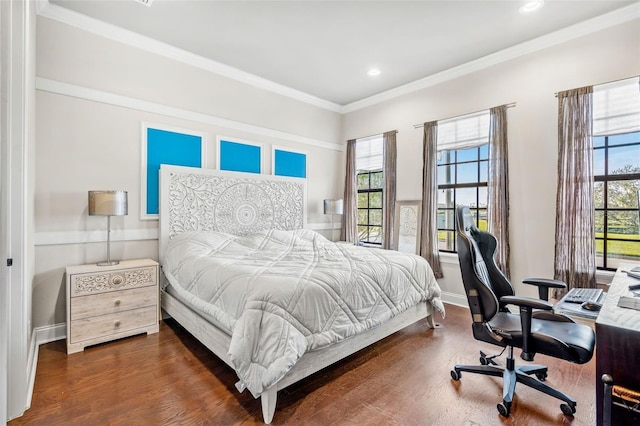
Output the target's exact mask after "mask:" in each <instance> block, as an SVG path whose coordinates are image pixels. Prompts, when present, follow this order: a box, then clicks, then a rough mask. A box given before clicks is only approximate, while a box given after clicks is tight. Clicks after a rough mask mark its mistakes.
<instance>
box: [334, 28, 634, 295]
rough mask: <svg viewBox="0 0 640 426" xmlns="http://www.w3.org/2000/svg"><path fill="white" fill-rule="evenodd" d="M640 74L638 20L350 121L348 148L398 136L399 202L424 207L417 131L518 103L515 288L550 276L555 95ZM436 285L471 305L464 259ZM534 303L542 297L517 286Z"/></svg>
mask: <svg viewBox="0 0 640 426" xmlns="http://www.w3.org/2000/svg"><path fill="white" fill-rule="evenodd" d="M638 74H640V21H639V20H634V21H631V22H628V23H626V24H622V25H619V26H616V27H613V28H609V29H606V30H603V31H599V32H596V33H592V34H589V35H587V36H584V37H581V38H578V39H574V40H572V41H569V42H565V43H562V44H558V45H555V46H553V47H550V48H547V49H544V50H541V51H538V52H536V53H531V54H528V55H526V56H522V57H519V58H517V59H512V60H510V61H508V62H504V63H501V64H498V65H494V66H492V67H490V68H487V69H484V70H482V71H477V72H474V73H471V74H468V75H466V76H463V77H460V78H456V79H453V80H450V81H447V82H445V83H442V84H438V85H435V86H432V87H429V88H426V89H423V90H419V91H416V92H413V93H410V94H408V95H404V96H401V97H398V98H395V99H391V100H388V101H386V102H383V103H380V104H377V105H375V106H371V107H368V108H365V109H361V110H358V111H354V112H351V113H348V114H346V115H345V117H344V119H343V133H342V134H343V137H342V139H345V140H348V139H353V138H357V137H361V136H365V135H370V134H375V133H380V132H383V131H386V130H391V129H398V130H399V133H398V135H397V138H398V139H397V141H398V181H397V194H398V200H411V199H420V198H421V184H422V183H421V180H422V179H421V173H422V129H414V128H413V125H414V124H419V123H423V122H426V121H432V120H439V119H444V118H448V117H452V116H456V115H461V114H465V113H469V112H473V111H477V110H482V109H487V108H490V107H492V106H497V105H501V104H506V103H510V102H516V103H517V106H516V107H515V108H510V109H509V110H508V126H509V173H510V175H509V196H510V232H511V241H510V245H511V254H512V258H511V271H512V281H513V282H514V283H519V282H520V281H521V280H522V279H523V278H525V277H528V276H541V277H552V276H553V256H554V234H555V194H556V176H557V173H556V167H557V164H556V162H557V119H556V114H557V99H556V98H555V96H554V94H555V93H556V92H558V91H562V90H567V89H572V88H576V87H581V86H585V85H592V84H599V83H604V82H607V81H610V80H615V79H620V78H625V77H631V76H633V75H638ZM443 262H444V263H443V269H444V274H445V277H444V278H443V279H441V280H439V282H440V284H441V287H442V289H443V291H444V292H445V293H448V294H447V297H448V299H449V300H451V301H454V302H461V301H462V302H465V303H466V299H465V298H464V290H463V287H462V282H461V278H460V272H459V268H458V265H457V258H456V257H451V256H444V259H443ZM516 285H517V288H516V291H517V292H519V293H520V294H523V295H530V296H535V295H537V292H536V290H535V288H533V287H530V286H526V287H527V288H524V287H525V286H523V285H521V284H516Z"/></svg>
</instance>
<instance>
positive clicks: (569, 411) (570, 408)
mask: <svg viewBox="0 0 640 426" xmlns="http://www.w3.org/2000/svg"><path fill="white" fill-rule="evenodd" d="M560 409H561V410H562V414H564V415H565V416H573V415H574V414H575V413H576V406H575V405H574V404H562V405H560Z"/></svg>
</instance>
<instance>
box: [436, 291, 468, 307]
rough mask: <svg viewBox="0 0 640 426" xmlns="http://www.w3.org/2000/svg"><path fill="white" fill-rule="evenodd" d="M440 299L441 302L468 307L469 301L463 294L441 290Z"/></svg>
mask: <svg viewBox="0 0 640 426" xmlns="http://www.w3.org/2000/svg"><path fill="white" fill-rule="evenodd" d="M441 299H442V301H443V302H445V303H448V304H450V305H455V306H461V307H463V308H469V302H468V301H467V296H465V295H464V294H457V293H449V292H446V291H443V292H442V296H441Z"/></svg>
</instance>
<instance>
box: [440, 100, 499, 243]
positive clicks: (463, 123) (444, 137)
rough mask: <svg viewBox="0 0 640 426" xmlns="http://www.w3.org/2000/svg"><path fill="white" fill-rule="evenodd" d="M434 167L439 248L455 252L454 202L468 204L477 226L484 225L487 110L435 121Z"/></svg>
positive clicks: (487, 163)
mask: <svg viewBox="0 0 640 426" xmlns="http://www.w3.org/2000/svg"><path fill="white" fill-rule="evenodd" d="M441 148H442V149H441ZM437 167H438V249H439V250H440V251H443V252H453V253H455V252H456V251H457V250H456V223H455V208H456V206H459V205H466V206H469V208H470V209H471V212H472V213H473V215H474V217H475V221H476V225H477V226H478V228H480V229H484V230H486V229H487V181H488V174H489V111H483V112H480V113H474V114H468V115H464V116H460V117H456V118H453V119H449V120H444V121H439V122H438V162H437Z"/></svg>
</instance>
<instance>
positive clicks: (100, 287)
mask: <svg viewBox="0 0 640 426" xmlns="http://www.w3.org/2000/svg"><path fill="white" fill-rule="evenodd" d="M159 318H160V303H159V292H158V262H156V261H154V260H151V259H138V260H123V261H121V262H120V263H119V264H117V265H113V266H97V265H96V264H95V263H94V264H89V265H77V266H68V267H67V353H68V354H72V353H75V352H80V351H83V350H84V348H85V347H87V346H90V345H95V344H97V343H103V342H108V341H111V340H115V339H120V338H122V337H127V336H133V335H134V334H141V333H147V334H150V333H157V332H158V320H159Z"/></svg>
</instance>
